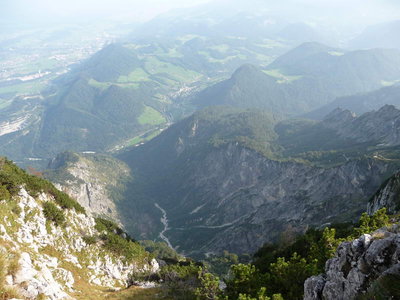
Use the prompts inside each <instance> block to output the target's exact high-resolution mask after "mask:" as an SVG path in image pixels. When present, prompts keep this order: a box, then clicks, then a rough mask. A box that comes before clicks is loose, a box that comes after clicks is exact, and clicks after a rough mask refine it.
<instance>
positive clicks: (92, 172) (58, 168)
mask: <svg viewBox="0 0 400 300" xmlns="http://www.w3.org/2000/svg"><path fill="white" fill-rule="evenodd" d="M48 167H49V169H50V170H51V171H50V172H48V176H47V177H48V179H49V180H50V181H52V182H54V183H55V186H56V187H57V188H58V189H59V190H62V191H63V192H65V193H67V194H68V195H70V196H71V197H72V198H74V199H76V200H77V201H78V202H79V203H80V204H81V205H82V206H83V207H85V209H87V210H89V211H90V212H92V213H93V214H96V215H100V216H108V217H109V218H111V219H113V220H115V221H117V222H120V221H119V219H120V217H119V213H118V210H117V208H116V205H115V202H116V201H118V200H119V199H118V196H116V195H118V192H119V191H120V190H123V186H122V183H123V182H124V180H126V179H127V178H129V176H130V171H129V169H128V167H127V166H125V165H124V164H123V163H122V162H121V161H118V160H116V159H113V158H112V157H106V156H101V155H91V154H76V153H68V152H66V153H62V154H60V155H58V156H57V157H56V158H54V159H53V160H52V161H51V162H50V164H49V166H48Z"/></svg>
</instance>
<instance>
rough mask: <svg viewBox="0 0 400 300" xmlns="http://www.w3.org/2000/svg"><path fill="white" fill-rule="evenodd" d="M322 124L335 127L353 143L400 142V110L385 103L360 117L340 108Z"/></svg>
mask: <svg viewBox="0 0 400 300" xmlns="http://www.w3.org/2000/svg"><path fill="white" fill-rule="evenodd" d="M321 125H322V126H326V127H328V128H331V129H334V130H335V132H336V134H337V135H338V136H339V137H341V138H342V139H346V140H350V141H351V142H352V143H370V142H375V143H376V142H379V145H380V146H395V145H399V144H400V135H399V129H400V110H399V109H397V108H396V107H395V106H393V105H385V106H383V107H382V108H380V109H379V110H377V111H372V112H367V113H365V114H363V115H361V116H360V117H356V116H355V115H354V114H352V113H351V112H350V111H349V110H342V109H339V108H338V109H336V110H334V111H333V112H332V113H330V114H329V115H328V116H326V117H325V119H324V120H323V121H322V124H321Z"/></svg>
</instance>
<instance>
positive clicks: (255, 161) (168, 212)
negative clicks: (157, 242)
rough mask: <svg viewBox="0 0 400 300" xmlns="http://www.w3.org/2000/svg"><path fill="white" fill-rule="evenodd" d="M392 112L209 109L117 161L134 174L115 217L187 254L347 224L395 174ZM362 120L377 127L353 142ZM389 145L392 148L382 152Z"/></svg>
mask: <svg viewBox="0 0 400 300" xmlns="http://www.w3.org/2000/svg"><path fill="white" fill-rule="evenodd" d="M383 116H384V117H383ZM398 116H399V111H398V110H397V109H395V108H394V107H391V106H385V107H383V108H382V109H381V110H379V111H376V112H372V113H369V114H365V115H363V116H361V117H358V118H357V117H354V116H353V115H352V114H351V113H350V112H348V111H343V110H337V111H334V112H332V113H331V114H330V115H329V116H328V117H326V118H325V119H324V120H323V121H322V122H312V121H306V120H298V121H296V122H294V121H279V118H276V117H274V116H273V115H271V114H267V113H260V112H255V111H251V110H240V109H233V108H227V107H219V108H208V109H206V110H204V111H200V112H198V113H196V114H194V115H193V116H191V117H189V118H187V119H185V120H183V121H181V122H178V123H177V124H174V125H173V126H171V127H170V128H169V129H167V130H165V131H164V132H163V133H161V134H160V135H159V136H158V137H156V138H155V139H153V140H152V141H149V142H148V143H146V144H144V145H142V146H139V147H134V148H133V149H132V150H129V151H126V152H122V153H121V154H120V155H119V159H121V160H122V161H124V162H125V164H126V165H125V166H129V169H130V173H129V174H131V175H132V177H126V179H125V181H124V184H123V186H124V188H123V190H124V193H123V194H122V195H121V194H119V195H118V196H117V197H119V198H118V201H115V203H116V206H117V211H118V212H119V216H120V220H121V222H122V224H124V226H125V228H126V229H127V230H128V231H129V232H131V233H132V234H134V235H135V236H140V237H141V238H143V239H156V238H159V235H160V233H161V234H162V236H163V237H164V238H165V239H167V240H168V241H169V242H170V243H171V244H172V246H173V247H174V248H175V249H176V250H178V251H179V252H181V253H184V254H187V255H191V256H195V257H201V256H203V255H204V254H205V253H208V254H210V253H222V252H223V251H224V250H229V251H231V252H234V253H253V252H254V251H256V250H257V249H258V248H259V247H260V246H262V245H263V244H264V243H266V242H270V243H273V242H278V241H282V240H285V239H287V238H289V237H290V236H293V235H296V234H299V233H302V232H304V231H306V230H307V229H308V228H309V227H310V226H317V227H318V226H320V225H323V224H329V223H336V222H344V221H349V220H354V219H355V218H357V216H358V215H359V214H360V213H361V212H362V211H365V210H366V207H367V204H368V199H369V198H370V197H371V196H372V195H373V194H374V193H375V192H376V190H377V189H378V188H379V186H380V185H381V183H382V182H383V181H384V180H385V179H386V178H388V177H389V176H391V175H392V174H393V173H394V172H396V170H398V168H399V156H398V144H399V143H398V141H397V140H396V139H393V138H391V136H392V135H395V133H396V132H398V130H399V127H398V125H394V127H393V128H392V130H382V129H384V128H387V127H386V126H388V125H389V124H397V123H396V122H394V120H397V118H398ZM239 120H240V122H238V121H239ZM375 121H379V122H378V123H374V122H375ZM393 122H394V123H393ZM363 123H366V124H375V125H373V126H371V129H370V130H371V131H370V132H368V131H363V132H364V133H365V135H364V136H359V137H355V136H354V134H355V133H356V132H357V130H356V128H365V125H360V124H363ZM228 124H229V125H228ZM321 136H326V137H328V139H327V140H325V139H321V138H320V137H321ZM350 137H351V139H350ZM388 139H390V140H391V141H392V143H389V144H387V145H386V146H383V145H384V143H385V141H386V140H388ZM367 145H368V146H367ZM90 157H91V158H90ZM95 157H96V155H90V154H89V155H87V158H89V159H90V160H92V161H96V160H97V159H96V158H95ZM114 160H115V159H114ZM67 161H68V160H67ZM68 164H70V166H73V165H74V162H73V161H72V162H69V163H64V164H63V165H60V166H56V165H54V166H55V167H58V168H56V171H53V174H57V172H59V171H60V170H64V171H66V172H67V173H68V172H69V173H71V172H70V171H69V170H70V169H69V168H66V165H68ZM118 164H121V163H120V162H119V163H118V162H117V160H115V161H114V163H113V165H114V166H117V165H118ZM74 168H76V166H75V167H73V168H72V169H74ZM57 169H58V170H57ZM49 174H52V173H49ZM89 174H90V177H91V178H92V180H93V178H96V177H97V176H102V175H101V174H102V172H101V171H99V169H98V170H97V171H93V172H89ZM122 177H123V176H122ZM106 186H107V185H106V184H104V185H103V189H104V188H105V187H106ZM109 187H110V185H109ZM110 195H111V196H110ZM113 197H115V195H114V196H113V195H112V194H109V196H108V199H112V200H116V198H113ZM101 199H102V198H101V197H100V198H98V201H102V200H101ZM158 207H159V208H158ZM160 208H161V209H162V210H163V213H161V209H160ZM94 212H96V213H101V212H100V211H96V210H94ZM162 218H163V219H164V220H165V221H167V222H168V223H167V226H165V222H164V224H163V223H162V222H161V221H160V219H162Z"/></svg>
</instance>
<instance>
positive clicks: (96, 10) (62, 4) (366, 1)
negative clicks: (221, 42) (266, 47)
mask: <svg viewBox="0 0 400 300" xmlns="http://www.w3.org/2000/svg"><path fill="white" fill-rule="evenodd" d="M215 1H220V2H227V3H228V7H229V6H231V7H233V6H235V4H234V3H240V4H241V5H239V6H242V7H246V6H247V7H251V6H252V5H251V3H252V2H254V1H256V2H259V3H260V2H262V3H263V5H264V3H265V7H268V6H270V7H273V6H279V7H280V8H282V9H287V10H291V11H293V12H296V11H302V10H303V11H304V9H305V8H306V7H307V6H309V7H311V8H316V9H321V12H323V13H322V14H321V18H324V14H326V16H327V17H328V16H329V15H330V14H331V15H332V14H334V17H337V18H338V19H339V20H340V18H341V17H342V16H344V15H350V16H352V15H354V17H355V18H358V17H364V18H370V19H371V21H372V20H373V19H376V20H377V21H379V20H380V19H382V20H384V19H385V18H388V19H389V18H390V19H395V18H398V19H400V0H259V1H257V0H215ZM206 2H211V0H0V18H1V19H4V18H5V19H8V20H26V21H32V20H34V21H38V20H44V21H54V20H61V21H62V20H65V19H68V20H69V21H71V20H72V21H80V20H85V19H91V18H93V17H99V16H101V17H110V16H114V17H124V16H125V17H129V18H126V19H129V20H132V21H144V20H148V19H150V18H151V17H154V16H156V15H157V14H159V13H162V12H166V11H168V10H170V9H173V8H183V7H188V6H194V5H197V4H201V3H206ZM331 15H330V17H331ZM74 19H75V20H74Z"/></svg>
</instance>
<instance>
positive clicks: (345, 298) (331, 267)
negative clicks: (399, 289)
mask: <svg viewBox="0 0 400 300" xmlns="http://www.w3.org/2000/svg"><path fill="white" fill-rule="evenodd" d="M399 278H400V226H399V225H398V224H396V225H393V226H392V227H390V228H385V229H379V230H377V231H375V232H374V233H372V234H371V235H370V234H364V235H362V236H361V237H360V238H358V239H356V240H353V241H351V242H343V243H342V244H340V246H339V247H338V249H337V252H336V256H335V257H334V258H332V259H330V260H328V261H327V262H326V265H325V274H321V275H318V276H313V277H310V278H308V279H307V280H306V282H305V283H304V299H305V300H320V299H321V300H322V299H324V300H330V299H332V300H349V299H355V298H357V297H359V296H362V295H365V294H376V293H378V292H380V288H379V286H380V284H381V283H382V282H384V281H386V282H390V280H393V279H396V282H397V286H399V281H398V279H399ZM391 296H392V295H391ZM383 297H385V295H383ZM379 299H380V298H379ZM382 299H391V298H390V297H389V298H382ZM392 299H395V298H392ZM396 299H397V298H396Z"/></svg>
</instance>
